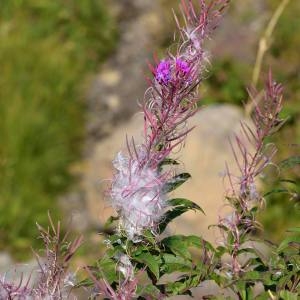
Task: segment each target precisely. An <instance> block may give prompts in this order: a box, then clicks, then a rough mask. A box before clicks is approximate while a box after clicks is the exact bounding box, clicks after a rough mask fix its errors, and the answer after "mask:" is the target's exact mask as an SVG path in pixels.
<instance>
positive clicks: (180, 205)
mask: <svg viewBox="0 0 300 300" xmlns="http://www.w3.org/2000/svg"><path fill="white" fill-rule="evenodd" d="M168 203H169V205H170V206H173V208H171V209H170V210H168V211H167V212H166V213H165V214H164V216H163V217H162V221H161V222H160V224H159V232H160V233H162V232H163V231H164V230H165V229H166V227H167V226H168V224H169V223H170V222H171V221H172V220H174V219H175V218H177V217H179V216H180V215H182V214H183V213H185V212H187V211H188V210H199V211H201V212H203V210H202V208H201V207H200V206H199V205H197V204H196V203H194V202H192V201H190V200H188V199H184V198H174V199H171V200H169V201H168ZM203 213H204V212H203Z"/></svg>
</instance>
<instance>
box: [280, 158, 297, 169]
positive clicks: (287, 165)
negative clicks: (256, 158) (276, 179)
mask: <svg viewBox="0 0 300 300" xmlns="http://www.w3.org/2000/svg"><path fill="white" fill-rule="evenodd" d="M299 164H300V156H291V157H289V158H287V159H285V160H283V161H281V162H280V163H279V165H278V166H279V168H281V169H283V170H284V169H291V168H293V167H294V166H296V165H299Z"/></svg>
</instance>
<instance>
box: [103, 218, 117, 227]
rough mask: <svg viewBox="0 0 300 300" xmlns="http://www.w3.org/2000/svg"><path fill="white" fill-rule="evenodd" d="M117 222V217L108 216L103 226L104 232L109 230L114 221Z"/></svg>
mask: <svg viewBox="0 0 300 300" xmlns="http://www.w3.org/2000/svg"><path fill="white" fill-rule="evenodd" d="M117 220H119V217H114V216H110V217H109V218H108V219H107V221H106V222H105V224H104V226H103V229H104V230H108V229H109V228H111V227H112V225H113V223H114V222H115V221H117Z"/></svg>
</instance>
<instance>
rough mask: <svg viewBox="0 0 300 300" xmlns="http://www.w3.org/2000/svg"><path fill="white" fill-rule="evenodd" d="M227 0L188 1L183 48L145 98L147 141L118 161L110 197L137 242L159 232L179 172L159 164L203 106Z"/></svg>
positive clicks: (159, 70) (164, 64)
mask: <svg viewBox="0 0 300 300" xmlns="http://www.w3.org/2000/svg"><path fill="white" fill-rule="evenodd" d="M227 2H228V1H227V0H216V1H211V2H210V4H209V5H206V3H205V1H204V0H200V1H199V5H198V6H199V7H197V8H196V7H195V6H194V5H193V4H192V2H191V1H184V0H183V1H182V3H181V6H182V7H181V11H182V14H183V19H184V24H183V25H180V24H179V22H178V18H177V17H176V16H175V21H176V23H177V26H178V31H179V36H180V38H179V40H178V41H177V43H176V44H178V45H179V46H178V47H177V50H176V52H175V53H171V52H168V54H167V56H166V57H165V58H163V59H162V60H160V61H159V62H158V63H157V65H156V66H155V67H152V66H150V70H151V72H152V74H153V78H152V79H150V80H149V82H150V86H149V88H148V89H147V91H146V93H145V96H144V103H143V105H142V109H143V113H144V141H143V143H142V144H141V145H135V143H134V142H132V143H128V145H127V146H128V154H127V155H125V154H122V153H119V154H118V155H117V157H116V159H115V160H114V167H115V169H116V174H115V176H114V178H113V181H112V185H111V189H110V195H111V198H112V204H113V206H114V207H115V209H116V210H117V211H118V213H119V216H120V227H121V228H122V229H123V230H125V231H126V233H127V235H128V238H130V239H132V240H135V239H136V238H138V236H139V235H141V234H142V231H143V230H144V229H146V228H147V229H151V230H152V231H154V232H155V230H156V228H157V225H158V223H159V221H160V219H161V217H162V215H163V212H164V208H165V207H166V205H167V201H166V200H167V196H166V195H165V192H164V188H163V187H164V185H165V184H166V182H167V181H168V180H169V179H170V176H171V175H172V174H174V170H169V172H162V171H161V168H159V166H160V165H161V163H162V162H163V161H164V159H165V158H166V157H168V156H169V155H170V153H171V151H172V150H173V149H174V147H176V146H177V145H179V144H181V143H183V142H184V140H185V138H186V135H187V134H188V133H189V132H190V131H191V130H192V128H189V127H188V125H187V121H188V119H189V118H190V117H192V116H193V115H194V114H195V113H196V112H197V110H198V105H197V102H198V100H199V96H198V89H197V88H198V85H199V84H200V82H201V81H202V73H203V70H205V66H206V63H207V57H208V55H207V54H206V51H205V50H204V48H203V42H204V40H205V39H206V38H207V37H208V36H209V34H210V33H211V31H212V30H213V29H214V28H215V27H216V24H217V22H218V20H219V17H220V15H221V12H222V10H223V9H224V7H225V6H226V4H227Z"/></svg>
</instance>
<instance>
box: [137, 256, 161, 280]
mask: <svg viewBox="0 0 300 300" xmlns="http://www.w3.org/2000/svg"><path fill="white" fill-rule="evenodd" d="M133 259H134V260H136V261H137V262H140V263H142V264H144V265H146V266H147V267H148V268H149V270H150V271H151V272H152V273H153V275H154V276H155V277H156V279H158V278H159V259H158V257H157V256H154V255H152V254H150V253H149V252H142V253H141V254H139V255H136V256H133Z"/></svg>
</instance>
